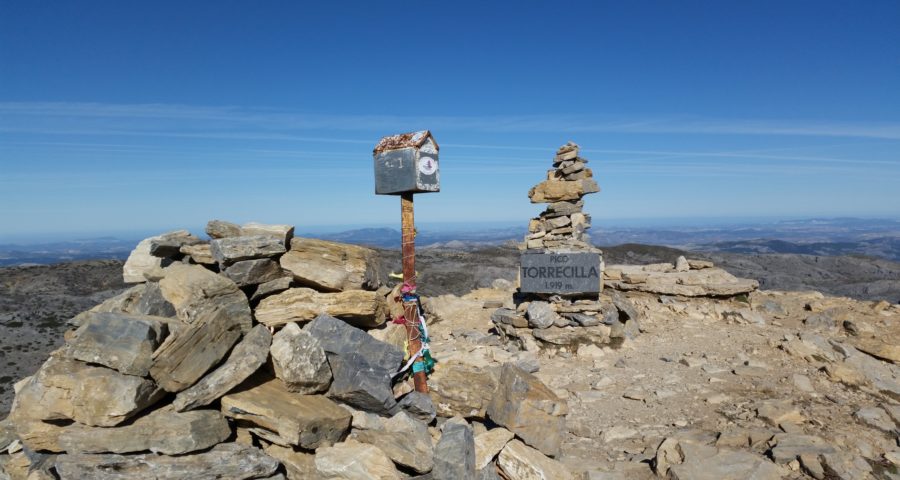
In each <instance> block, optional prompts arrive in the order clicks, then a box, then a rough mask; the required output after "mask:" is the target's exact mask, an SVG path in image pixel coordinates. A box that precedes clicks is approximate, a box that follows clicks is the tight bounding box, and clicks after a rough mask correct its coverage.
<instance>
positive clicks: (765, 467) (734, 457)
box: [668, 449, 786, 480]
mask: <svg viewBox="0 0 900 480" xmlns="http://www.w3.org/2000/svg"><path fill="white" fill-rule="evenodd" d="M713 450H715V449H713ZM785 473H786V472H785V471H783V470H782V469H781V468H778V466H776V465H774V464H772V463H771V462H769V461H767V460H766V459H765V458H762V457H760V456H758V455H754V454H752V453H749V452H745V451H728V450H719V451H718V452H716V453H715V454H714V455H712V456H702V455H699V456H693V455H690V454H685V460H684V463H682V464H681V465H674V466H672V468H670V469H669V477H668V478H671V479H672V480H781V479H782V478H784V474H785Z"/></svg>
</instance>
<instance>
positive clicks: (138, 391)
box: [13, 356, 163, 427]
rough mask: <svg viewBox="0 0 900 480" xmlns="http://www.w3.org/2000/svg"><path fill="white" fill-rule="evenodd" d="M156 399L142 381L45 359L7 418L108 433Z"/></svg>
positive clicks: (151, 386) (149, 383) (157, 392)
mask: <svg viewBox="0 0 900 480" xmlns="http://www.w3.org/2000/svg"><path fill="white" fill-rule="evenodd" d="M162 393H163V392H161V391H160V390H159V388H158V387H157V386H156V385H154V384H153V382H152V381H150V380H148V379H146V378H141V377H136V376H132V375H123V374H121V373H119V372H116V371H115V370H111V369H109V368H105V367H94V366H90V365H87V364H85V363H82V362H79V361H76V360H70V359H66V358H59V357H57V356H51V357H50V358H49V359H48V360H47V361H46V362H45V363H44V365H43V366H41V368H40V370H38V372H37V373H36V374H35V375H34V376H33V377H31V378H30V379H29V380H28V381H27V382H26V383H25V384H24V385H23V386H22V387H21V389H20V390H19V392H18V393H17V395H16V399H15V401H14V403H13V418H14V419H15V420H16V421H19V419H25V420H67V419H71V420H76V421H78V422H81V423H83V424H85V425H93V426H104V427H111V426H115V425H118V424H120V423H122V422H124V421H125V420H127V419H128V418H131V417H132V416H134V415H135V414H137V413H138V412H140V411H141V410H143V409H144V408H146V407H148V406H150V405H152V404H153V403H154V402H156V400H158V399H159V398H160V397H161V396H162Z"/></svg>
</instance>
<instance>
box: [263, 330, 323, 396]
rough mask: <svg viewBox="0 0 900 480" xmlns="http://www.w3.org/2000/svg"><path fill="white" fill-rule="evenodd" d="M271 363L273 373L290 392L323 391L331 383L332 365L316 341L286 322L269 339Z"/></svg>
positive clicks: (307, 333) (307, 392) (308, 334)
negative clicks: (330, 365) (270, 340)
mask: <svg viewBox="0 0 900 480" xmlns="http://www.w3.org/2000/svg"><path fill="white" fill-rule="evenodd" d="M271 354H272V364H273V366H274V368H275V376H276V377H278V378H280V379H281V380H282V381H284V383H285V385H286V386H287V389H288V390H290V391H292V392H297V393H304V394H311V393H318V392H323V391H325V390H327V389H328V385H330V384H331V368H330V367H329V366H328V359H327V357H326V356H325V351H324V350H323V349H322V345H321V344H320V343H319V340H318V339H317V338H316V337H314V336H312V335H311V334H310V333H309V332H306V331H304V330H301V329H300V327H299V326H297V324H296V323H288V324H287V325H285V327H284V328H282V329H281V330H280V331H279V332H278V333H276V334H275V337H274V338H273V340H272V349H271Z"/></svg>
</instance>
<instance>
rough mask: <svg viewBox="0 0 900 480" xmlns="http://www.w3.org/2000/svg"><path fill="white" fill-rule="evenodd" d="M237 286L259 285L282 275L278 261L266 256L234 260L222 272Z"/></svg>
mask: <svg viewBox="0 0 900 480" xmlns="http://www.w3.org/2000/svg"><path fill="white" fill-rule="evenodd" d="M222 273H223V274H224V275H225V276H226V277H228V278H230V279H231V280H232V281H233V282H234V283H236V284H237V286H239V287H246V286H249V285H259V284H260V283H266V282H269V281H272V280H275V279H277V278H278V277H281V276H282V275H283V272H282V271H281V266H280V265H279V264H278V262H276V261H274V260H271V259H268V258H257V259H255V260H243V261H240V262H235V263H234V264H232V265H229V266H227V267H226V268H225V271H224V272H222Z"/></svg>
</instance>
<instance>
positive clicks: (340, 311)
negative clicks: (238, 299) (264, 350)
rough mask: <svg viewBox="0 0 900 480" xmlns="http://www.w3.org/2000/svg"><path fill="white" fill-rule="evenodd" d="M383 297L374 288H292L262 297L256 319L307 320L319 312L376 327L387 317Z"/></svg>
mask: <svg viewBox="0 0 900 480" xmlns="http://www.w3.org/2000/svg"><path fill="white" fill-rule="evenodd" d="M385 312H386V305H385V301H384V297H383V296H381V295H379V294H378V293H377V292H369V291H363V290H348V291H346V292H337V293H319V292H317V291H315V290H313V289H310V288H291V289H289V290H287V291H285V292H282V293H279V294H277V295H272V296H270V297H266V298H264V299H263V300H262V301H260V302H259V305H258V306H257V307H256V311H255V314H256V319H257V320H258V321H259V322H260V323H264V324H266V325H268V326H270V327H277V326H280V325H284V324H286V323H290V322H308V321H310V320H312V319H314V318H316V317H317V316H318V315H320V314H326V315H331V316H334V317H338V318H340V319H342V320H346V321H347V322H350V323H352V324H354V325H359V326H364V327H375V326H378V325H381V324H382V323H384V321H385V320H386V314H385Z"/></svg>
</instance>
